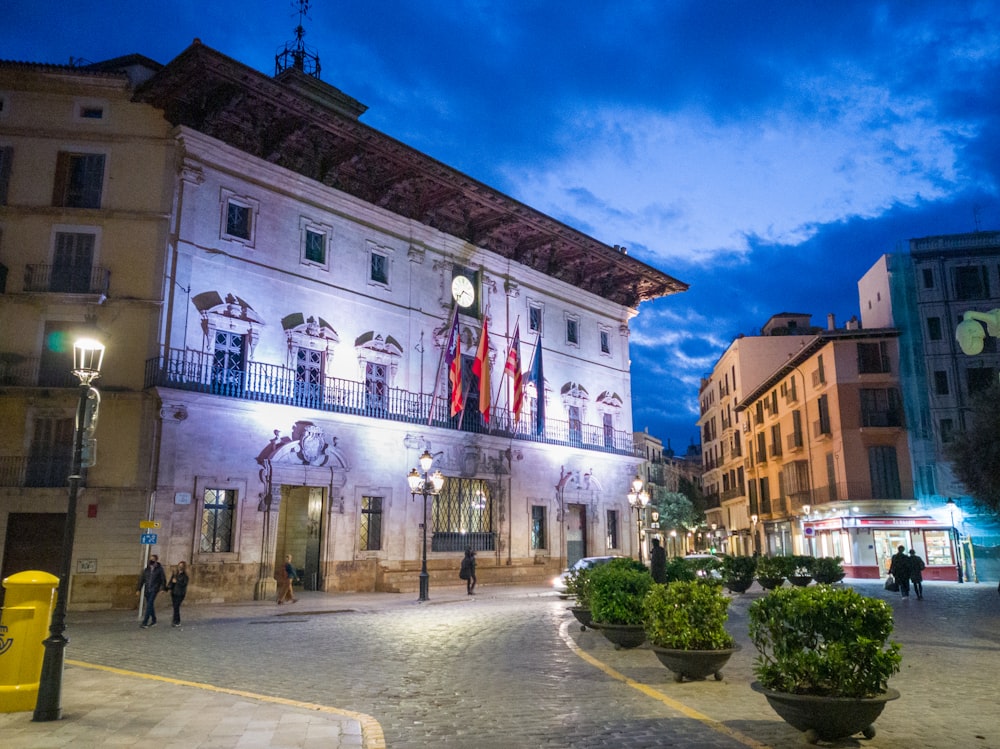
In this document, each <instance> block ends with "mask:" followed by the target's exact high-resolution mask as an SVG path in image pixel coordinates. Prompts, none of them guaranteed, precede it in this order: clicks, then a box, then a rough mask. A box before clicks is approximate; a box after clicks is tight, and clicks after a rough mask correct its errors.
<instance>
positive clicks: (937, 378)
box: [934, 369, 950, 395]
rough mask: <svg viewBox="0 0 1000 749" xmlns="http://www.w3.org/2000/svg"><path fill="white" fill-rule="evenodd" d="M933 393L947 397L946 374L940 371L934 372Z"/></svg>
mask: <svg viewBox="0 0 1000 749" xmlns="http://www.w3.org/2000/svg"><path fill="white" fill-rule="evenodd" d="M934 392H935V393H937V394H938V395H948V393H949V392H950V391H949V389H948V373H947V372H944V371H942V370H940V369H939V370H936V371H935V372H934Z"/></svg>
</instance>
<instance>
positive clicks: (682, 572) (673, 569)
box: [666, 557, 698, 583]
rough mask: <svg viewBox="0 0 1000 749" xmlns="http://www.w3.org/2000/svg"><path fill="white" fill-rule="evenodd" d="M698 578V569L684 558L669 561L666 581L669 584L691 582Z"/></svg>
mask: <svg viewBox="0 0 1000 749" xmlns="http://www.w3.org/2000/svg"><path fill="white" fill-rule="evenodd" d="M697 577H698V573H697V568H696V567H695V566H694V564H693V563H691V562H690V561H689V560H687V559H684V558H683V557H671V558H670V559H668V560H667V567H666V580H667V582H668V583H673V582H680V581H684V582H690V581H692V580H695V579H697Z"/></svg>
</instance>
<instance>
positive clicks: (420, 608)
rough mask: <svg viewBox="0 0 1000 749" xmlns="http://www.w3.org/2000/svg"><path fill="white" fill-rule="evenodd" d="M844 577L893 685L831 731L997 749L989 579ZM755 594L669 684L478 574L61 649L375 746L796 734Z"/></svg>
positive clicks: (304, 601)
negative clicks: (711, 651)
mask: <svg viewBox="0 0 1000 749" xmlns="http://www.w3.org/2000/svg"><path fill="white" fill-rule="evenodd" d="M852 584H853V585H854V587H857V588H858V589H859V590H860V591H861V592H863V593H865V594H867V595H873V596H877V597H882V598H885V599H886V600H889V601H890V602H891V603H892V605H893V607H894V610H895V619H896V631H895V639H897V640H898V641H899V642H901V643H902V645H903V669H902V672H901V673H900V674H899V675H898V676H897V677H895V678H894V679H893V680H892V682H891V684H892V686H894V687H895V688H897V689H899V690H900V692H901V693H902V698H901V699H899V700H897V701H895V702H891V703H889V705H888V706H887V708H886V710H885V712H884V713H883V715H882V716H881V717H880V718H879V720H878V721H877V723H876V726H877V729H878V734H877V736H876V737H875V738H874V739H873V740H871V741H867V740H862V739H860V738H857V739H848V740H846V741H842V742H839V744H838V746H842V747H860V746H867V747H871V748H872V749H889V748H892V749H903V748H904V747H905V748H906V749H913V748H915V747H931V748H936V747H941V749H945V748H947V749H950V748H951V747H956V748H964V747H980V748H982V749H1000V728H998V725H1000V720H998V719H997V714H996V713H997V707H996V703H997V679H996V670H997V663H998V659H997V656H998V653H1000V632H998V628H997V626H996V625H997V623H998V622H1000V617H998V615H1000V596H998V595H997V592H996V587H995V585H993V584H985V583H984V584H980V585H973V584H971V583H970V584H965V585H958V584H956V583H925V588H926V592H925V600H923V601H917V600H916V599H915V598H911V599H908V600H902V599H900V598H899V596H898V595H897V594H890V593H887V592H885V591H883V590H882V589H881V587H880V586H879V585H877V584H876V583H874V582H860V581H855V582H854V583H852ZM759 595H760V593H759V592H758V593H754V592H753V591H751V592H750V593H748V594H745V595H742V596H736V597H735V598H734V600H733V604H732V607H731V619H730V631H731V632H732V633H733V634H734V635H735V636H736V637H737V640H738V641H739V642H741V644H742V645H743V649H742V650H741V651H740V652H738V653H737V654H736V655H734V656H733V658H732V660H731V661H730V662H729V664H728V665H727V667H726V668H725V669H724V672H725V679H724V680H723V681H721V682H716V681H713V680H708V681H703V682H693V683H684V684H676V683H674V682H673V680H672V678H671V675H670V673H669V672H668V671H667V670H666V669H665V668H664V667H663V666H661V665H660V663H659V662H658V661H657V660H656V658H655V656H654V655H653V653H652V652H651V651H650V650H649V649H648V648H647V647H642V648H639V649H636V650H625V651H615V650H614V649H613V648H612V647H611V646H610V644H608V643H607V641H606V640H604V638H603V637H602V636H601V635H600V634H599V633H597V632H594V631H592V630H587V631H584V632H581V631H580V629H579V626H578V625H577V624H576V622H575V620H574V619H573V618H572V616H571V615H570V614H569V612H568V611H567V610H566V608H567V606H568V605H569V604H568V602H566V601H561V600H559V599H558V598H556V597H555V596H554V595H552V594H551V593H550V592H549V591H547V590H544V589H540V588H497V589H493V590H491V589H489V588H485V589H483V590H482V594H481V595H479V596H476V597H475V598H472V599H470V598H468V597H467V596H465V595H464V591H461V595H459V591H457V590H454V589H439V590H436V591H432V601H431V602H429V603H425V604H419V605H418V604H416V603H414V602H413V601H412V600H407V597H405V596H392V595H388V594H364V595H353V594H350V595H322V594H308V593H307V594H303V595H302V596H301V597H300V601H299V603H297V604H295V605H294V606H289V607H287V608H286V607H281V608H279V607H277V606H275V605H273V604H268V603H255V604H245V605H243V604H240V605H229V606H190V607H188V608H187V609H186V610H185V614H186V615H187V621H186V622H185V625H184V626H183V627H181V628H179V629H171V628H170V627H162V626H161V627H157V628H155V629H150V630H141V629H139V627H138V626H137V622H136V621H135V619H134V612H133V613H132V614H131V615H130V614H129V613H128V612H99V613H80V614H76V615H72V616H71V618H70V621H69V629H68V630H67V634H68V635H69V637H70V638H71V644H70V646H69V649H68V650H67V657H69V658H72V659H75V660H77V661H84V662H89V663H94V664H102V665H106V666H114V667H117V668H121V669H127V670H130V671H136V672H142V673H147V674H156V675H159V676H163V677H169V678H172V679H178V680H185V681H189V682H197V683H203V684H209V685H214V686H215V687H221V688H228V689H235V690H245V691H247V692H252V693H258V694H261V695H268V696H270V697H272V698H284V699H288V700H296V701H303V702H308V703H313V704H317V705H327V706H331V707H335V708H337V709H340V710H345V711H352V712H353V713H356V714H360V715H368V716H372V717H373V718H374V719H375V720H377V721H378V724H379V725H380V726H381V730H382V731H383V732H384V736H385V742H386V744H387V746H389V747H390V748H391V749H405V748H408V747H420V748H424V747H438V746H445V747H462V748H464V747H468V748H469V749H493V748H494V747H496V748H497V749H499V748H500V747H504V749H508V748H510V747H524V748H525V749H534V748H535V747H574V748H575V747H580V748H581V749H590V748H592V747H593V748H598V747H628V748H629V749H633V748H635V749H640V748H642V747H705V748H706V749H716V748H718V749H729V748H730V747H732V748H736V747H747V746H749V747H773V748H774V749H785V747H796V748H797V747H801V746H802V745H803V742H802V737H801V734H799V733H798V732H796V731H794V730H793V729H791V728H790V727H788V726H787V725H786V724H785V723H783V722H782V721H781V720H780V719H779V718H778V717H777V715H775V714H774V713H773V712H772V711H771V709H770V707H769V706H768V705H767V703H766V701H765V700H764V698H763V697H762V696H761V695H759V694H757V693H756V692H753V691H752V690H751V689H750V687H749V683H750V682H751V681H752V680H753V677H752V673H751V666H752V661H753V656H754V652H753V650H752V647H751V646H750V645H749V642H748V640H747V637H746V612H747V608H748V606H749V604H750V602H751V601H752V600H754V599H755V598H757V597H759ZM170 688H172V687H168V686H166V685H165V686H164V687H163V690H164V694H166V693H167V691H166V690H168V689H170ZM70 699H71V697H70V696H69V695H66V694H65V693H64V699H63V701H64V703H67V702H69V701H70ZM4 725H5V724H4V722H3V719H2V716H0V729H2V728H3V726H4ZM356 740H357V737H356V735H355V736H354V741H355V742H356ZM0 743H3V742H2V741H0ZM37 745H38V746H43V745H45V746H61V745H62V744H37ZM76 745H78V746H80V745H83V744H79V743H78V744H76ZM192 745H193V744H192ZM210 745H211V744H205V746H210ZM264 745H267V744H264ZM275 745H277V744H275ZM299 745H301V744H299ZM316 745H321V746H329V747H337V746H347V745H351V746H357V745H358V744H357V743H353V744H346V743H343V742H341V743H338V740H337V739H336V738H335V737H334V738H330V739H327V741H326V742H325V743H318V744H316ZM24 746H28V744H24Z"/></svg>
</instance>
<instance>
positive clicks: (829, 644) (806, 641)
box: [749, 585, 900, 743]
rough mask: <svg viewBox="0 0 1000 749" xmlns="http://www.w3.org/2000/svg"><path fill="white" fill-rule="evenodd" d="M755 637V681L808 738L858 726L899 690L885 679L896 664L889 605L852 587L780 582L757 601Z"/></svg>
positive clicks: (867, 723)
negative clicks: (783, 585) (794, 585)
mask: <svg viewBox="0 0 1000 749" xmlns="http://www.w3.org/2000/svg"><path fill="white" fill-rule="evenodd" d="M749 621H750V640H751V641H752V642H753V644H754V647H755V648H756V649H757V652H758V654H759V655H758V657H757V658H756V660H755V661H754V666H753V670H754V675H755V676H756V677H757V679H758V681H756V682H754V683H753V684H752V685H751V686H752V687H753V689H755V690H756V691H758V692H762V693H763V694H764V696H765V697H766V698H767V701H768V703H769V704H770V705H771V707H772V708H773V709H774V711H775V712H776V713H778V715H779V716H781V717H782V718H783V719H784V720H785V721H786V722H788V723H790V724H791V725H792V726H794V727H795V728H797V729H799V730H800V731H804V732H805V733H806V738H807V740H808V741H810V743H815V742H816V741H818V740H820V739H822V740H825V741H834V740H837V739H841V738H846V737H847V736H851V735H852V734H855V733H857V732H858V731H861V732H863V733H864V735H865V736H866V737H867V738H871V737H872V736H874V735H875V728H874V726H873V722H874V720H875V719H876V718H877V717H878V716H879V715H880V714H881V712H882V710H883V709H884V707H885V703H886V702H888V701H889V700H894V699H896V698H898V697H899V692H897V691H896V690H895V689H891V688H890V687H889V686H888V680H889V677H890V676H892V675H893V674H895V673H897V672H898V671H899V663H900V654H899V645H898V644H896V643H894V642H890V641H889V635H890V634H891V633H892V610H891V608H890V607H889V604H887V603H886V602H885V601H881V600H877V599H874V598H866V597H865V596H862V595H861V594H859V593H857V592H856V591H854V590H852V589H850V588H833V587H830V586H828V585H817V586H813V587H810V588H782V589H781V590H775V591H773V592H772V593H771V594H770V595H768V596H765V597H764V598H760V599H758V600H756V601H754V602H753V603H752V604H751V606H750V610H749Z"/></svg>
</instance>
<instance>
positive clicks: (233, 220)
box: [226, 200, 251, 239]
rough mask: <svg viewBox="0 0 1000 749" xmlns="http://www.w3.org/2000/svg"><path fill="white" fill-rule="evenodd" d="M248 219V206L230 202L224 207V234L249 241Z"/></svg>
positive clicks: (249, 216) (249, 215) (249, 211)
mask: <svg viewBox="0 0 1000 749" xmlns="http://www.w3.org/2000/svg"><path fill="white" fill-rule="evenodd" d="M250 219H251V210H250V207H249V206H245V205H242V204H240V203H237V202H236V201H233V200H230V201H229V204H228V205H227V207H226V234H228V235H229V236H231V237H238V238H239V239H250V226H251V223H250Z"/></svg>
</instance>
